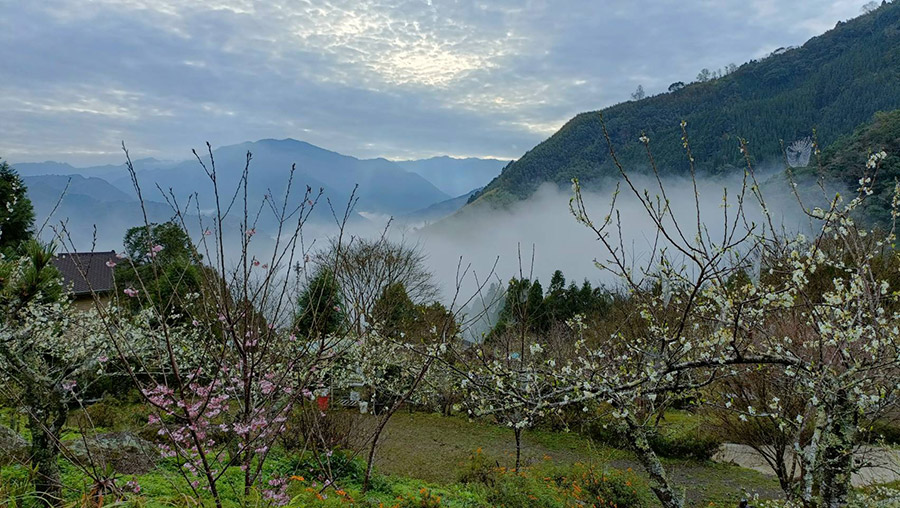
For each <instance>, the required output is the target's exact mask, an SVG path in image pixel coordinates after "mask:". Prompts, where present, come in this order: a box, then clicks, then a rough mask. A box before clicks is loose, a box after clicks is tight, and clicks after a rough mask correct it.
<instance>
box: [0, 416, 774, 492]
mask: <svg viewBox="0 0 900 508" xmlns="http://www.w3.org/2000/svg"><path fill="white" fill-rule="evenodd" d="M130 412H131V411H126V413H130ZM695 423H696V419H695V417H694V415H691V414H689V413H685V414H680V413H674V414H672V415H671V416H670V417H667V424H668V425H673V426H675V425H678V426H681V425H694V424H695ZM115 427H119V425H116V426H115ZM117 430H119V429H117ZM76 435H77V432H76V429H70V430H68V431H67V437H68V436H76ZM479 449H480V450H481V452H482V453H483V455H484V457H485V458H486V460H487V462H488V465H489V466H492V467H495V468H497V469H498V470H499V469H502V468H511V467H512V466H513V465H514V462H515V440H514V436H513V432H512V430H510V429H507V428H502V427H498V426H496V425H492V424H490V423H487V422H471V421H469V420H467V419H465V418H462V417H442V416H440V415H437V414H425V413H406V412H399V413H397V414H396V415H395V416H394V418H393V419H392V420H391V422H390V423H389V424H388V426H387V428H386V430H385V433H384V435H383V437H382V440H381V443H380V445H379V448H378V455H377V459H376V472H377V474H378V475H379V477H378V479H377V481H376V482H375V484H376V486H377V488H376V489H375V491H374V492H370V493H369V494H368V495H367V496H365V503H363V504H359V501H358V502H357V504H356V505H357V506H378V505H379V503H384V506H386V507H387V506H392V505H393V504H396V503H400V501H399V500H398V499H397V498H398V497H399V498H404V499H406V500H407V501H408V500H409V498H413V499H414V501H409V503H412V504H410V506H423V505H422V504H418V503H420V502H421V499H419V498H420V497H422V496H423V495H424V494H422V493H421V492H422V489H425V492H427V493H428V495H431V496H439V497H441V499H442V502H441V506H458V507H469V506H472V507H474V506H490V502H488V501H487V499H488V497H489V494H490V492H488V490H490V489H486V488H485V487H484V486H481V485H471V484H469V485H463V484H460V483H459V478H460V475H461V473H462V471H464V470H465V469H466V468H467V467H470V466H471V463H472V456H473V454H474V453H475V451H476V450H479ZM362 455H364V454H361V456H362ZM522 457H523V463H524V464H525V465H526V466H528V468H529V469H528V470H529V471H535V472H540V471H549V470H553V469H555V468H556V469H558V468H563V469H565V468H572V467H573V465H576V464H584V465H586V466H584V467H596V468H600V469H602V468H607V467H611V468H616V469H619V470H622V471H627V470H629V469H631V470H633V471H634V472H635V474H636V475H637V476H638V477H642V473H641V468H640V466H639V464H638V463H637V461H636V460H635V459H634V457H633V456H632V455H631V454H630V453H629V452H627V451H623V450H618V449H615V448H611V447H608V446H602V445H595V444H593V443H592V442H591V441H590V440H589V439H587V438H586V437H584V436H582V435H580V434H578V433H574V432H554V431H549V430H530V431H526V432H525V433H524V436H523V450H522ZM359 462H360V461H357V464H359ZM664 462H665V463H666V465H667V467H668V469H669V471H670V475H671V477H672V478H673V479H674V480H675V482H676V483H677V484H678V485H679V486H680V487H682V488H684V489H685V494H686V496H687V499H688V506H709V505H710V503H714V505H716V506H732V505H735V504H736V503H737V501H738V500H739V499H740V498H741V497H742V495H743V490H749V491H755V492H759V493H761V494H762V497H763V498H772V497H777V496H778V495H779V492H780V491H779V490H778V485H777V482H776V481H775V479H774V478H772V477H768V476H765V475H762V474H759V473H757V472H754V471H751V470H747V469H743V468H739V467H736V466H730V465H722V464H714V463H711V462H697V461H690V460H665V461H664ZM299 463H300V461H299V459H298V458H297V457H289V456H284V455H276V456H274V457H272V458H270V460H269V461H268V462H267V470H268V471H267V474H271V473H273V472H275V471H279V472H280V473H282V474H284V473H288V474H293V473H294V472H295V470H296V471H297V472H298V473H300V474H302V473H303V471H301V470H299V466H298V465H299ZM357 467H358V466H357ZM579 467H580V466H579ZM13 472H14V471H13V470H12V469H11V468H5V469H4V470H3V473H4V474H12V473H13ZM63 472H64V475H63V476H64V481H65V483H66V486H67V490H66V496H67V501H69V502H70V503H77V502H78V501H79V500H80V499H81V497H82V496H83V493H84V492H85V491H87V490H89V488H90V480H89V478H88V477H87V476H86V475H85V474H84V473H83V472H82V471H81V470H79V469H78V468H76V467H74V466H71V465H69V464H65V465H64V467H63ZM16 474H17V475H18V476H19V477H21V476H22V474H24V473H22V472H21V471H18V472H17V473H16ZM535 474H538V473H535ZM540 474H543V473H540ZM129 479H131V477H129V476H123V477H121V478H120V483H124V482H125V481H127V480H129ZM136 479H137V480H138V482H139V483H140V485H141V488H142V491H141V495H140V497H139V502H138V503H137V504H138V505H140V506H141V507H163V506H166V507H172V506H188V505H190V504H191V503H192V502H193V501H188V500H187V499H186V498H185V494H190V493H191V491H190V489H189V488H188V486H187V484H186V483H185V480H184V479H183V478H182V477H181V475H180V474H179V473H178V471H177V469H176V466H175V464H174V463H172V462H171V461H162V462H161V463H160V465H159V466H158V467H157V468H156V469H155V470H154V471H153V472H151V473H148V474H144V475H140V476H139V477H137V478H136ZM360 479H361V476H360V475H359V473H358V472H357V473H355V476H352V477H348V478H347V479H346V480H345V481H344V484H343V485H341V487H343V488H344V489H345V490H346V492H347V495H348V496H350V497H352V498H354V499H356V500H359V499H361V498H360V494H359V487H360ZM307 480H309V478H307ZM510 481H512V480H510ZM516 481H517V482H526V480H516ZM527 481H528V482H532V483H529V484H527V485H525V486H520V487H522V488H526V490H527V489H531V490H530V491H529V492H531V493H529V494H527V495H528V496H533V497H536V498H539V499H540V498H541V496H544V495H551V494H552V492H551V491H547V490H546V489H547V486H546V485H543V484H534V479H532V480H527ZM538 483H540V482H538ZM503 485H505V486H506V487H508V488H511V489H513V490H515V488H518V487H515V485H513V484H512V483H509V482H507V483H504V484H503ZM511 485H512V486H511ZM319 486H320V485H319ZM514 487H515V488H514ZM306 488H312V487H311V484H310V482H309V481H307V483H306V484H301V483H300V482H296V484H292V486H291V491H290V493H291V494H293V495H297V496H299V497H298V500H299V501H298V502H301V501H302V504H299V505H298V506H304V505H308V504H311V503H312V502H313V501H315V503H316V505H317V506H319V505H321V506H329V505H334V506H338V505H341V506H345V505H346V501H345V500H342V499H339V498H340V496H336V495H334V494H333V492H332V495H331V496H330V497H329V498H328V499H324V500H321V501H320V500H316V499H315V497H314V492H312V493H311V492H308V491H306V490H305V489H306ZM313 490H314V491H317V490H318V489H313ZM551 490H552V489H551ZM221 492H222V496H223V499H224V501H225V505H226V506H227V507H229V508H230V507H236V506H239V505H247V504H248V500H246V499H243V495H242V488H241V472H240V471H239V470H238V469H236V468H232V470H230V471H229V472H228V473H227V475H226V481H225V482H224V483H223V486H222V488H221ZM647 492H649V491H647ZM326 493H327V492H326ZM251 498H253V499H255V500H256V501H253V502H252V503H249V504H251V505H255V504H257V502H258V501H259V494H258V493H254V495H253V496H251ZM527 499H530V498H527ZM407 501H404V503H405V502H407ZM209 502H210V500H209V496H208V495H206V494H204V495H203V500H202V501H201V504H203V505H208V504H209ZM3 504H4V503H3V502H2V501H0V506H3ZM17 506H22V507H24V506H26V505H25V504H21V503H20V504H19V505H17ZM650 506H655V503H652V502H651V504H650Z"/></svg>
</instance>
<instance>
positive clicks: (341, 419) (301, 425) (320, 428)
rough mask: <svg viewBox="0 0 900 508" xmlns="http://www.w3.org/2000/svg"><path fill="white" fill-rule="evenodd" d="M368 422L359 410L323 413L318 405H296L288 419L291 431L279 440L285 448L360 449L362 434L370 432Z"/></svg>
mask: <svg viewBox="0 0 900 508" xmlns="http://www.w3.org/2000/svg"><path fill="white" fill-rule="evenodd" d="M367 423H368V422H367V421H366V420H365V419H364V418H362V417H361V415H359V414H358V413H356V412H354V411H349V410H340V409H333V410H329V411H328V412H326V413H324V415H323V413H322V412H321V411H320V410H319V409H318V408H317V407H315V406H312V405H303V406H301V407H298V408H295V409H294V410H293V411H292V412H291V414H290V415H288V420H287V422H285V426H286V428H287V431H286V432H284V433H282V434H281V436H280V437H279V441H280V442H281V445H282V446H283V447H284V449H285V450H288V451H299V450H304V449H308V448H309V447H310V446H313V447H316V448H317V449H319V450H322V451H328V450H334V449H338V448H340V449H345V450H349V449H357V448H360V447H361V446H362V445H363V444H364V443H362V442H361V441H360V436H366V435H368V432H367V429H365V428H364V427H365V425H366V424H367Z"/></svg>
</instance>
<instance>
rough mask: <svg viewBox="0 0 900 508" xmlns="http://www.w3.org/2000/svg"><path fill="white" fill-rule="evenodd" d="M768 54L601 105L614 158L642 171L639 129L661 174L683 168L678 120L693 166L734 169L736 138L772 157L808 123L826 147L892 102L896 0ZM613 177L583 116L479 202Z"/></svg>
mask: <svg viewBox="0 0 900 508" xmlns="http://www.w3.org/2000/svg"><path fill="white" fill-rule="evenodd" d="M776 53H777V54H773V55H771V56H769V57H767V58H764V59H762V60H759V61H751V62H749V63H746V64H744V65H742V66H740V67H739V68H737V69H736V70H735V71H734V72H732V73H731V74H728V75H726V76H724V77H721V78H719V79H713V80H709V81H705V82H697V83H692V84H689V85H687V86H685V87H683V88H680V89H676V90H675V91H673V92H670V93H666V94H661V95H657V96H654V97H650V98H647V99H643V100H639V101H630V102H626V103H622V104H617V105H615V106H612V107H609V108H606V109H605V110H603V111H602V116H603V119H604V121H605V122H606V126H607V128H608V130H609V133H610V136H611V139H612V141H613V143H614V146H615V147H616V150H617V154H618V156H619V157H620V160H622V161H623V162H624V163H625V164H626V165H627V166H628V167H629V169H631V170H640V169H642V168H643V169H646V168H647V157H646V153H645V150H644V147H643V145H642V144H641V143H640V141H639V138H640V136H641V133H642V132H645V133H646V135H647V136H648V137H649V138H650V140H651V146H652V150H653V154H654V157H655V159H656V162H657V165H658V166H659V168H660V170H661V171H662V172H667V173H676V174H678V173H681V174H683V173H685V172H687V171H688V170H689V166H688V161H687V157H686V156H685V151H684V148H683V144H682V131H681V126H680V124H681V121H682V120H684V121H686V122H687V132H688V135H689V138H690V144H691V149H692V151H693V155H694V159H695V164H696V166H697V168H698V170H700V171H709V172H717V173H720V172H728V171H730V170H733V169H735V168H737V167H740V166H742V164H743V163H742V157H741V153H740V150H739V139H740V138H745V139H746V140H747V142H748V143H749V147H750V153H751V155H752V157H753V158H754V161H755V162H756V163H758V164H767V163H772V164H780V163H781V162H780V161H781V153H782V152H781V141H782V140H783V141H784V142H785V143H791V142H792V141H794V140H797V139H801V138H805V137H807V136H811V135H812V134H813V129H815V132H816V136H817V139H818V141H819V144H820V146H828V145H830V144H831V143H833V142H834V141H836V140H837V139H838V138H839V137H841V136H842V135H847V134H849V133H852V132H853V131H854V129H855V128H856V127H857V126H859V125H860V124H862V123H864V122H866V121H868V120H869V119H871V118H872V116H873V115H874V114H875V113H876V112H878V111H889V110H894V109H897V108H900V2H894V3H890V4H884V5H882V6H881V7H880V8H878V9H876V10H875V11H874V12H872V13H869V14H866V15H863V16H860V17H858V18H855V19H853V20H850V21H848V22H842V23H838V25H837V26H836V27H835V28H834V29H832V30H830V31H828V32H826V33H825V34H823V35H821V36H818V37H814V38H813V39H810V40H809V41H807V42H806V43H805V44H804V45H803V46H802V47H799V48H793V49H788V50H783V51H777V52H776ZM676 88H677V87H676ZM612 174H615V172H614V166H613V163H612V160H611V158H610V155H609V149H608V146H607V142H606V141H605V139H604V138H603V135H602V131H601V121H600V114H599V113H598V112H596V111H595V112H588V113H582V114H579V115H578V116H576V117H575V118H573V119H572V120H570V121H569V122H568V123H566V125H564V126H563V127H562V129H560V130H559V131H558V132H557V133H556V134H554V135H553V136H551V137H550V138H549V139H547V140H546V141H544V142H543V143H541V144H539V145H537V146H536V147H535V148H533V149H532V150H531V151H529V152H528V153H526V154H525V155H524V156H522V157H521V158H520V159H519V160H517V161H515V162H513V163H512V164H510V165H509V166H508V167H506V168H505V169H504V171H503V172H502V174H501V175H500V176H498V177H497V178H495V179H494V180H493V181H492V182H491V183H490V184H489V185H487V186H486V187H485V189H484V190H483V192H482V193H481V194H480V195H479V197H478V200H477V201H487V202H492V203H495V204H497V203H507V202H511V201H514V200H519V199H524V198H526V197H528V196H530V195H531V194H532V193H533V192H534V191H535V190H536V189H537V188H538V186H539V185H540V184H541V183H543V182H554V183H557V184H560V185H567V184H568V182H569V181H570V180H571V178H573V177H578V178H580V179H581V180H582V182H583V183H586V184H588V185H589V184H590V182H591V181H595V180H597V179H599V178H602V177H603V176H604V175H612Z"/></svg>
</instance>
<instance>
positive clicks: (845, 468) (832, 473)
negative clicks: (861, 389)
mask: <svg viewBox="0 0 900 508" xmlns="http://www.w3.org/2000/svg"><path fill="white" fill-rule="evenodd" d="M848 406H849V407H848ZM835 413H836V414H835V415H834V417H833V418H832V419H831V425H830V426H829V427H828V439H827V442H826V443H827V444H826V445H825V448H824V450H823V460H822V485H821V487H820V490H821V492H822V506H823V507H825V508H839V507H842V506H847V503H848V501H849V497H850V479H851V476H852V475H853V446H854V438H855V437H856V423H857V422H856V415H857V413H856V411H854V407H853V406H852V405H850V404H849V403H848V401H847V396H846V393H844V392H843V391H841V392H839V393H838V403H837V404H836V407H835Z"/></svg>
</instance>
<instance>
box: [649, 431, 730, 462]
mask: <svg viewBox="0 0 900 508" xmlns="http://www.w3.org/2000/svg"><path fill="white" fill-rule="evenodd" d="M648 437H649V441H650V446H651V447H653V450H654V451H655V452H656V453H658V454H659V455H661V456H663V457H669V458H673V459H692V460H709V459H711V458H712V456H713V455H715V453H716V451H717V450H718V449H719V447H720V446H722V442H721V441H720V440H719V439H718V438H716V437H715V436H713V435H710V434H703V433H701V432H700V431H699V430H698V429H692V430H689V431H675V432H672V431H669V432H666V431H663V432H657V433H654V434H651V435H650V436H648Z"/></svg>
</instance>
